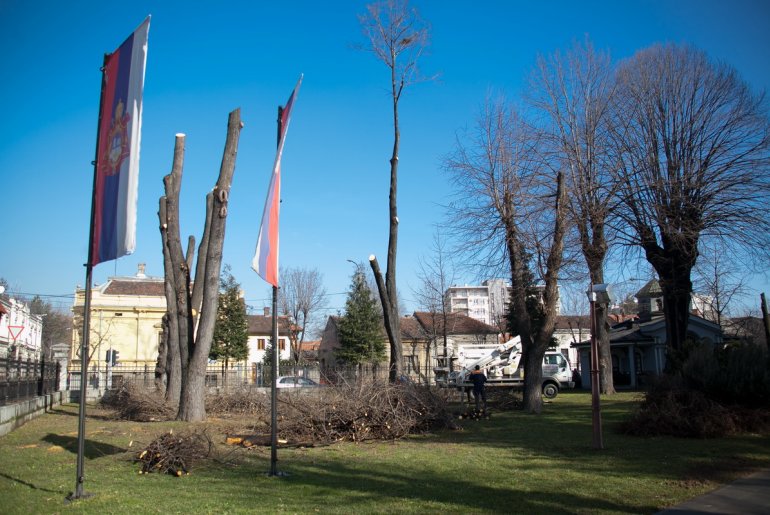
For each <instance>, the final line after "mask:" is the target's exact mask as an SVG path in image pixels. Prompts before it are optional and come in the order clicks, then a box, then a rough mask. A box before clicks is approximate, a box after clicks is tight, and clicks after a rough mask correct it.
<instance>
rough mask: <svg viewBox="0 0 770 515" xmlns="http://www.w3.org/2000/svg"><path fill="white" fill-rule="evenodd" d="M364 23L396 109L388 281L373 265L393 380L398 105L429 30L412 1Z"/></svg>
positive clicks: (397, 354)
mask: <svg viewBox="0 0 770 515" xmlns="http://www.w3.org/2000/svg"><path fill="white" fill-rule="evenodd" d="M359 22H360V23H361V27H362V29H363V32H364V36H365V37H366V39H367V41H368V46H367V49H368V50H369V51H371V52H372V53H373V54H374V55H375V57H377V59H379V60H380V61H382V62H383V63H385V65H386V66H387V67H388V69H389V70H390V97H391V101H392V107H393V153H392V154H391V157H390V195H389V203H388V206H389V217H388V220H389V228H390V229H389V236H388V264H387V270H386V272H385V278H384V279H383V277H382V272H381V271H380V265H379V263H378V262H377V258H376V257H375V256H374V255H371V256H370V257H369V262H370V265H371V268H372V272H374V277H375V280H376V281H377V290H378V292H379V294H380V301H381V303H382V311H383V315H384V318H385V331H386V333H387V335H388V340H389V342H390V371H389V378H390V381H395V380H396V378H398V377H400V376H401V375H402V373H403V368H404V364H403V349H402V346H401V328H400V321H399V308H398V292H397V290H396V254H397V249H398V202H397V198H398V194H397V193H398V156H399V146H400V142H401V132H400V129H399V120H398V102H399V100H401V94H402V93H403V92H404V88H405V87H406V86H408V85H410V84H412V83H413V82H415V81H416V80H419V79H420V75H419V73H418V69H417V61H418V59H419V57H420V56H421V55H422V53H423V51H424V50H425V48H426V47H427V45H428V28H427V26H426V25H425V24H424V23H423V21H422V20H421V19H420V17H419V15H418V14H417V11H416V10H414V9H412V8H410V7H409V6H408V5H407V2H406V0H385V1H383V2H378V3H374V4H370V5H368V6H367V12H366V14H364V15H361V16H359Z"/></svg>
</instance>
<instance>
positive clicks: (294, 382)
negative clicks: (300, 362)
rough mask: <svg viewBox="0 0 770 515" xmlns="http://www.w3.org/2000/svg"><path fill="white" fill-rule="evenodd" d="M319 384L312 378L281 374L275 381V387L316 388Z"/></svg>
mask: <svg viewBox="0 0 770 515" xmlns="http://www.w3.org/2000/svg"><path fill="white" fill-rule="evenodd" d="M319 386H321V385H320V384H318V383H316V382H315V381H313V380H312V379H308V378H307V377H300V376H281V377H279V378H278V381H276V382H275V387H276V388H317V387H319Z"/></svg>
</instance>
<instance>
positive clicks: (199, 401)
mask: <svg viewBox="0 0 770 515" xmlns="http://www.w3.org/2000/svg"><path fill="white" fill-rule="evenodd" d="M241 127H242V124H241V119H240V110H239V109H236V110H234V111H233V112H231V113H230V116H229V120H228V127H227V140H226V142H225V150H224V155H223V157H222V164H221V166H220V171H219V178H218V180H217V184H216V186H215V187H214V190H213V192H211V193H209V194H208V195H207V197H206V222H205V227H204V233H203V238H202V239H201V248H200V251H199V253H198V261H197V265H196V269H197V270H196V276H195V277H196V280H195V284H194V286H193V284H192V283H191V281H190V278H191V274H190V268H191V264H192V262H193V252H194V247H195V240H194V239H193V238H190V239H188V248H187V253H186V255H185V253H183V251H182V244H181V237H180V231H179V191H180V189H181V183H182V168H183V164H184V135H183V134H178V135H177V137H176V143H175V146H174V164H173V167H172V171H171V173H170V174H169V175H167V176H166V177H164V179H163V182H164V185H165V193H166V195H165V196H164V197H162V198H161V199H160V211H159V218H160V223H161V225H160V232H161V238H162V240H163V254H164V268H165V284H166V301H167V309H168V323H167V324H166V325H165V327H166V333H167V351H168V356H169V358H168V367H167V373H168V387H167V390H166V398H167V400H168V401H169V403H170V404H172V405H178V412H177V419H179V420H185V421H188V422H197V421H202V420H204V419H205V418H206V410H205V404H204V398H205V378H206V365H207V364H208V355H209V351H210V350H211V343H212V340H213V335H214V322H215V320H216V314H217V302H218V299H219V275H220V271H221V264H222V247H223V245H224V236H225V225H226V224H225V222H226V217H227V202H228V196H229V192H230V185H231V184H232V177H233V173H234V171H235V158H236V154H237V150H238V139H239V135H240V130H241ZM193 288H194V290H195V291H193V290H192V289H193ZM196 321H197V325H196Z"/></svg>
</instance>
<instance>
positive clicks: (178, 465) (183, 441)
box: [135, 431, 213, 477]
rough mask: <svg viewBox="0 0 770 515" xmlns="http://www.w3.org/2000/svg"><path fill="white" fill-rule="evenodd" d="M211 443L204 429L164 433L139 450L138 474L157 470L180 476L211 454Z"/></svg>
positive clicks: (137, 460) (137, 456) (187, 472)
mask: <svg viewBox="0 0 770 515" xmlns="http://www.w3.org/2000/svg"><path fill="white" fill-rule="evenodd" d="M212 447H213V443H212V441H211V438H209V436H208V434H206V432H205V431H197V432H192V433H180V434H176V435H175V434H173V433H170V432H169V433H165V434H162V435H161V436H159V437H158V438H156V439H155V440H153V441H152V442H150V444H149V445H148V446H147V447H145V448H144V449H142V450H141V451H139V452H138V453H137V455H136V459H135V461H136V462H137V463H140V464H141V469H140V470H139V473H140V474H150V473H152V472H157V473H161V474H171V475H172V476H177V477H179V476H182V475H183V474H189V473H190V469H191V468H192V467H193V466H194V465H195V464H196V463H198V462H199V461H201V460H203V459H206V458H208V457H209V456H210V455H211V450H212Z"/></svg>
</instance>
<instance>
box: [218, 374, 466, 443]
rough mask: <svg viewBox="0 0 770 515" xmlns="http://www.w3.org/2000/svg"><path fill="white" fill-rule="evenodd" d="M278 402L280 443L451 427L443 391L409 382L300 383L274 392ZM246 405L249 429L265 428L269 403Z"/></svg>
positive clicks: (375, 436) (380, 437) (390, 437)
mask: <svg viewBox="0 0 770 515" xmlns="http://www.w3.org/2000/svg"><path fill="white" fill-rule="evenodd" d="M238 395H241V394H238ZM252 395H256V394H252ZM220 397H222V396H219V397H218V398H220ZM278 401H279V404H278V428H277V429H278V439H279V440H280V441H281V442H286V443H285V445H293V446H296V445H308V446H309V445H318V444H328V443H332V442H340V441H353V442H362V441H365V440H393V439H398V438H403V437H405V436H407V435H409V434H415V433H420V432H424V431H428V430H431V429H435V428H439V427H441V428H443V427H450V428H457V426H456V424H455V422H454V418H453V417H452V415H451V413H450V412H449V410H448V407H447V403H446V400H445V399H444V397H443V396H441V395H437V394H436V393H435V392H433V391H431V390H430V389H428V388H425V387H421V386H417V385H412V384H390V383H384V382H361V383H359V384H355V385H351V384H343V385H339V386H333V387H328V388H317V389H316V388H314V389H304V388H303V389H297V391H284V392H280V395H279V397H278ZM238 402H239V403H241V404H243V402H244V401H243V400H240V401H238ZM219 403H221V404H222V405H225V404H226V403H227V401H224V400H220V401H218V402H217V404H219ZM247 404H249V405H250V406H252V407H253V408H254V409H255V410H256V411H255V412H254V413H253V415H254V419H255V420H256V421H257V422H256V423H255V431H259V430H261V431H265V430H266V429H267V430H268V431H269V427H270V426H269V421H270V414H269V403H268V402H265V403H264V405H262V404H260V403H259V402H257V401H254V402H252V403H247ZM263 409H264V411H262V410H263ZM254 436H257V435H254ZM247 440H249V441H254V440H255V439H254V438H251V439H247ZM257 440H258V439H257Z"/></svg>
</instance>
